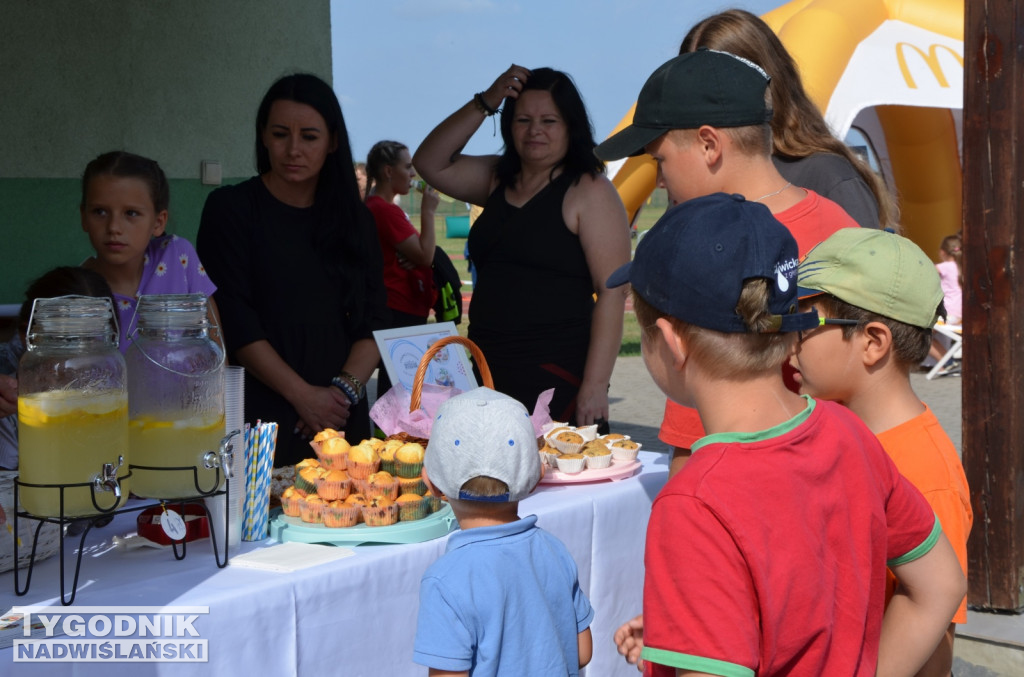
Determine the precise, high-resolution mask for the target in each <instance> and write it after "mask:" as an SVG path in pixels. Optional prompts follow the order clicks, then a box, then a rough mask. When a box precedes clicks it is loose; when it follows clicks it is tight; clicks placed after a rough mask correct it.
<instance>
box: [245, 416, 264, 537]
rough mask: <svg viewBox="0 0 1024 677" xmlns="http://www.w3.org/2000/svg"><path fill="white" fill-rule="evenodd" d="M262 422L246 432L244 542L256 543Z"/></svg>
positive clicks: (250, 427)
mask: <svg viewBox="0 0 1024 677" xmlns="http://www.w3.org/2000/svg"><path fill="white" fill-rule="evenodd" d="M259 431H260V421H258V420H257V421H256V425H255V426H248V427H247V428H246V431H245V505H244V506H243V508H242V540H243V541H254V540H258V538H254V535H255V533H256V530H255V522H254V517H255V508H256V502H255V499H256V491H255V489H256V463H257V458H258V455H259V454H258V451H259Z"/></svg>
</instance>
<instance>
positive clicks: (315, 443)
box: [309, 428, 344, 455]
mask: <svg viewBox="0 0 1024 677" xmlns="http://www.w3.org/2000/svg"><path fill="white" fill-rule="evenodd" d="M343 436H344V433H340V432H338V431H337V430H335V429H334V428H324V429H323V430H321V431H320V432H318V433H317V434H316V435H313V439H311V440H310V441H309V446H311V447H313V451H315V452H316V453H317V455H319V454H320V448H321V446H323V443H324V442H326V441H327V440H329V439H331V438H332V437H343Z"/></svg>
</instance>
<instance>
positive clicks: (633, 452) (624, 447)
mask: <svg viewBox="0 0 1024 677" xmlns="http://www.w3.org/2000/svg"><path fill="white" fill-rule="evenodd" d="M640 447H641V444H640V443H639V442H634V441H633V440H618V441H616V442H613V443H612V446H611V450H612V458H613V459H614V460H616V461H634V460H636V457H637V454H639V453H640Z"/></svg>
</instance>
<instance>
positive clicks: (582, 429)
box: [576, 423, 597, 442]
mask: <svg viewBox="0 0 1024 677" xmlns="http://www.w3.org/2000/svg"><path fill="white" fill-rule="evenodd" d="M576 432H577V433H579V435H580V437H582V438H583V441H584V442H590V441H591V440H596V439H597V424H596V423H594V424H592V425H582V426H579V427H578V428H576Z"/></svg>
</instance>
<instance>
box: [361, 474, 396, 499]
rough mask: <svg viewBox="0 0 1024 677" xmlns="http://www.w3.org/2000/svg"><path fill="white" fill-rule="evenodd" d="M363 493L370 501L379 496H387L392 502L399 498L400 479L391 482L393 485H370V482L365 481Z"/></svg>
mask: <svg viewBox="0 0 1024 677" xmlns="http://www.w3.org/2000/svg"><path fill="white" fill-rule="evenodd" d="M362 487H363V489H362V493H363V495H365V496H366V497H367V498H369V499H370V500H373V499H375V498H377V497H379V496H387V497H388V498H390V499H391V500H392V501H393V500H395V499H396V498H398V478H395V479H393V480H392V481H391V484H370V482H369V481H367V480H363V483H362Z"/></svg>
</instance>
